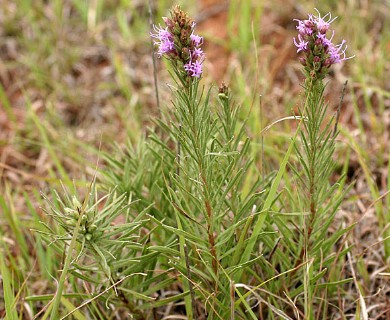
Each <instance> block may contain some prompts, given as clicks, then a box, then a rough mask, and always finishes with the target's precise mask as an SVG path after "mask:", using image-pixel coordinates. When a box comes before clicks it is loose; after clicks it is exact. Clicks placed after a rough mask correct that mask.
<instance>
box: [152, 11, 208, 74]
mask: <svg viewBox="0 0 390 320" xmlns="http://www.w3.org/2000/svg"><path fill="white" fill-rule="evenodd" d="M163 20H164V22H165V25H166V28H165V29H164V28H162V27H161V26H154V27H153V28H154V32H152V33H151V34H150V36H151V37H152V38H154V39H155V40H154V44H155V45H156V46H158V51H157V56H158V57H159V58H161V57H162V56H165V57H166V58H168V59H169V60H170V61H171V62H172V65H173V66H174V68H176V70H177V71H178V74H179V76H180V77H183V79H184V78H187V77H195V78H200V76H201V75H202V63H203V61H204V57H205V54H204V52H203V50H202V48H201V45H202V44H203V37H201V36H198V35H197V34H195V33H194V28H195V26H196V23H195V22H194V21H193V20H192V19H191V18H190V17H189V16H188V14H187V13H185V12H184V11H182V10H181V9H180V6H178V5H177V6H175V7H173V9H172V10H171V18H166V17H164V18H163ZM187 80H188V79H187Z"/></svg>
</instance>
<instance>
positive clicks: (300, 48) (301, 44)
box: [294, 34, 309, 52]
mask: <svg viewBox="0 0 390 320" xmlns="http://www.w3.org/2000/svg"><path fill="white" fill-rule="evenodd" d="M298 40H299V42H297V41H296V40H295V38H294V44H295V46H296V47H297V48H298V50H297V52H300V51H304V50H306V49H307V45H308V43H309V41H305V40H303V38H302V36H301V35H300V34H298Z"/></svg>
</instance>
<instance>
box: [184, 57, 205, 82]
mask: <svg viewBox="0 0 390 320" xmlns="http://www.w3.org/2000/svg"><path fill="white" fill-rule="evenodd" d="M202 62H203V61H199V60H196V61H195V62H188V63H187V64H185V65H184V70H185V71H187V73H188V74H189V75H190V76H191V77H196V78H199V77H200V76H201V75H202V71H203V70H202Z"/></svg>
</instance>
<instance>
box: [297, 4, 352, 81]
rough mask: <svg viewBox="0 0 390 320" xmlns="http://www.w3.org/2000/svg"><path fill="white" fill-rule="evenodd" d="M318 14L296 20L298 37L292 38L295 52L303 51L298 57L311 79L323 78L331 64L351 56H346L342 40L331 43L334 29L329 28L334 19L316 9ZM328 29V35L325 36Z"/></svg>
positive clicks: (345, 46) (344, 44)
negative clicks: (335, 43)
mask: <svg viewBox="0 0 390 320" xmlns="http://www.w3.org/2000/svg"><path fill="white" fill-rule="evenodd" d="M315 10H316V11H317V13H318V16H315V15H312V14H309V18H308V19H307V20H298V19H295V20H294V21H297V22H298V25H297V27H296V28H297V30H298V38H294V39H293V41H294V45H295V46H296V47H297V52H303V53H304V56H303V57H302V59H300V61H301V63H302V64H303V65H304V66H305V73H306V75H307V76H308V77H310V78H312V79H323V78H324V77H325V75H326V74H327V73H328V70H329V67H330V66H331V65H332V64H335V63H339V62H341V61H344V60H347V59H350V58H353V57H348V58H347V57H346V53H345V52H346V50H347V45H346V41H345V40H343V41H342V42H341V43H340V44H338V45H334V44H333V43H332V40H333V36H334V33H335V32H334V30H330V25H331V23H332V22H333V21H334V20H335V19H336V18H332V15H331V14H330V12H329V13H327V14H326V15H324V16H323V17H321V14H320V13H319V11H318V10H317V9H315ZM328 31H329V32H330V37H327V33H328Z"/></svg>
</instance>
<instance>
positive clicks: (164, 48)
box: [150, 25, 175, 58]
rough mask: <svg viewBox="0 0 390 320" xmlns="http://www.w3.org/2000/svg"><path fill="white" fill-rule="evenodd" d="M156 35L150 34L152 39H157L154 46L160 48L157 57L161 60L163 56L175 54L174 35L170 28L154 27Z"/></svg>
mask: <svg viewBox="0 0 390 320" xmlns="http://www.w3.org/2000/svg"><path fill="white" fill-rule="evenodd" d="M153 28H154V30H155V31H156V33H150V36H151V37H152V38H155V39H156V40H155V41H154V44H155V45H157V46H158V52H157V55H158V57H159V58H161V56H162V55H164V54H167V53H170V52H173V51H174V49H175V45H174V42H173V35H172V34H171V33H170V32H169V31H168V27H166V28H165V29H163V28H162V27H161V26H159V27H157V26H155V25H154V26H153Z"/></svg>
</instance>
